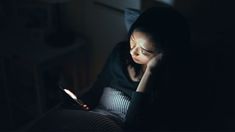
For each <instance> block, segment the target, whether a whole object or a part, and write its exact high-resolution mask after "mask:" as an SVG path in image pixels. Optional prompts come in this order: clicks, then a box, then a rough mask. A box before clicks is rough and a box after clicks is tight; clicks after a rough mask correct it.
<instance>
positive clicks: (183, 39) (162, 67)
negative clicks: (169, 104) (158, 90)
mask: <svg viewBox="0 0 235 132" xmlns="http://www.w3.org/2000/svg"><path fill="white" fill-rule="evenodd" d="M136 30H137V31H141V32H144V33H147V34H148V35H150V37H151V38H152V40H153V41H154V42H155V43H154V44H156V45H155V46H156V49H159V50H160V52H162V53H163V57H162V59H161V60H160V62H159V63H158V65H157V68H156V72H157V73H156V75H157V76H156V77H155V79H156V80H158V82H159V83H158V85H161V86H159V87H167V86H166V85H168V84H167V83H169V82H168V81H169V76H170V78H171V77H173V76H172V75H173V74H176V73H175V71H177V70H178V71H180V69H182V68H183V67H182V66H183V65H184V64H183V63H185V62H186V61H187V60H185V57H186V56H187V55H186V54H187V53H188V50H189V48H188V46H189V39H190V37H189V36H190V33H189V26H188V24H187V21H186V19H185V17H183V16H182V15H181V14H180V13H179V12H178V11H176V10H175V9H173V8H172V7H152V8H149V9H147V10H146V11H144V12H143V13H142V14H141V15H140V16H139V17H138V19H137V20H136V21H135V22H134V23H133V25H132V26H131V28H130V30H129V33H128V40H130V37H131V35H132V33H133V32H134V31H136ZM127 50H128V51H130V47H129V45H128V47H127ZM128 53H129V52H128ZM127 58H128V59H127V65H131V66H132V67H134V69H135V71H136V74H137V75H138V74H139V73H140V70H141V69H140V68H141V65H139V64H136V63H134V62H133V60H132V58H131V56H130V54H128V57H127ZM164 83H165V84H164ZM163 89H164V88H163Z"/></svg>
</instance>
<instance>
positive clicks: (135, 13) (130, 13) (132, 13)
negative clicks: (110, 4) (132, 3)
mask: <svg viewBox="0 0 235 132" xmlns="http://www.w3.org/2000/svg"><path fill="white" fill-rule="evenodd" d="M140 14H141V11H140V10H137V9H132V8H126V9H125V10H124V21H125V26H126V29H127V31H129V29H130V27H131V25H132V24H133V23H134V22H135V20H136V19H137V18H138V17H139V15H140Z"/></svg>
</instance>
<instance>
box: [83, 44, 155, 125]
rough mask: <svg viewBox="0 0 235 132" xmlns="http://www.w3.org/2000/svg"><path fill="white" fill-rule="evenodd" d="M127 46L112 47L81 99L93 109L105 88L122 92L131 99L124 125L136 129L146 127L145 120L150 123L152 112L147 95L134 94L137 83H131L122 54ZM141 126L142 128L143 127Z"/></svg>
mask: <svg viewBox="0 0 235 132" xmlns="http://www.w3.org/2000/svg"><path fill="white" fill-rule="evenodd" d="M127 44H128V43H126V42H122V43H119V44H117V45H116V46H115V47H114V49H113V51H112V52H111V55H110V56H109V57H108V60H107V61H106V63H105V65H104V67H103V70H102V72H101V73H100V74H99V75H98V77H97V79H96V81H95V83H94V84H93V86H92V87H91V89H90V91H89V92H88V93H86V94H85V95H83V96H82V99H83V100H84V102H85V103H87V104H88V105H89V106H90V107H91V109H93V108H95V107H96V106H97V105H98V103H99V100H100V97H101V95H102V93H103V89H104V88H105V87H112V88H114V89H117V90H119V91H122V92H123V93H124V94H126V95H127V96H129V97H131V101H130V105H129V108H128V111H127V115H126V121H125V125H126V127H127V128H136V127H138V126H140V125H138V124H139V123H141V124H142V123H145V125H147V123H146V120H149V121H150V120H151V119H148V118H149V117H153V115H151V116H149V115H150V113H151V114H152V112H150V111H151V108H152V107H151V104H149V101H148V98H147V97H148V96H147V94H145V93H140V92H136V88H137V86H138V84H139V82H134V81H132V80H131V78H130V77H129V75H128V71H127V66H126V64H125V61H126V58H124V55H123V54H122V53H124V52H123V50H125V46H126V45H127ZM148 108H150V109H148ZM149 125H150V124H149ZM141 126H142V127H143V126H144V125H141ZM149 128H150V127H149ZM138 129H140V128H138Z"/></svg>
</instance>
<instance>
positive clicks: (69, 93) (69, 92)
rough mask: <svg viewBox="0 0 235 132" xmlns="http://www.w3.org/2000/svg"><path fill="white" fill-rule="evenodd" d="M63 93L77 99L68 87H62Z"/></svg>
mask: <svg viewBox="0 0 235 132" xmlns="http://www.w3.org/2000/svg"><path fill="white" fill-rule="evenodd" d="M64 91H65V93H67V94H68V95H69V96H70V97H72V98H73V99H74V100H77V97H76V95H75V94H74V93H72V92H71V91H69V90H68V89H64Z"/></svg>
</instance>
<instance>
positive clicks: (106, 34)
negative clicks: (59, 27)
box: [66, 0, 139, 81]
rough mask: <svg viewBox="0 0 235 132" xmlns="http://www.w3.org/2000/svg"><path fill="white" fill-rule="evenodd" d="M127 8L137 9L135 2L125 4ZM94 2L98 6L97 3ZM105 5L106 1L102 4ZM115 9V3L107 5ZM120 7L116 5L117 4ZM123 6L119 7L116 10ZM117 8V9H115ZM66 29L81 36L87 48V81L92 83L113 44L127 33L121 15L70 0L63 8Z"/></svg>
mask: <svg viewBox="0 0 235 132" xmlns="http://www.w3.org/2000/svg"><path fill="white" fill-rule="evenodd" d="M129 1H130V2H129V3H128V5H130V6H128V7H132V6H133V5H134V6H133V7H134V8H138V6H139V4H138V1H136V0H135V1H134V0H129ZM98 2H102V1H101V0H99V1H98ZM105 2H108V1H105ZM110 4H111V5H115V3H112V2H111V3H110ZM119 4H120V3H119ZM125 6H126V5H125V4H124V5H121V6H120V9H121V8H122V9H123V8H124V7H125ZM116 7H117V8H119V6H116ZM66 12H67V17H68V19H69V20H70V21H67V24H68V26H69V27H70V28H71V29H73V30H75V31H77V32H78V33H79V34H80V35H82V36H85V37H86V38H87V40H88V45H89V47H90V53H89V54H90V66H91V67H90V69H91V71H90V73H91V75H90V77H91V81H93V80H94V79H95V78H96V76H97V74H98V73H99V72H100V70H101V68H102V66H103V64H104V62H105V60H106V59H107V56H108V54H109V53H110V52H111V50H112V48H113V47H114V45H115V44H117V43H118V42H120V41H122V40H123V39H124V38H125V36H126V34H127V31H126V29H125V25H124V18H123V12H120V11H117V10H112V9H110V8H107V7H104V6H102V5H100V4H99V3H98V4H97V3H95V0H84V1H83V0H73V1H72V2H71V3H70V4H69V5H68V6H67V7H66Z"/></svg>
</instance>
